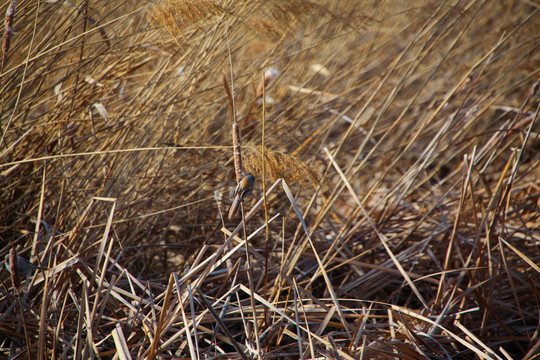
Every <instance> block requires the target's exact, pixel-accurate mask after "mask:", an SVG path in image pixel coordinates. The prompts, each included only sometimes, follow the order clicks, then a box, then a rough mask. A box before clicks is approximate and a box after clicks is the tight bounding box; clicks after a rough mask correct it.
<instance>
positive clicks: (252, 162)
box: [244, 146, 322, 187]
mask: <svg viewBox="0 0 540 360" xmlns="http://www.w3.org/2000/svg"><path fill="white" fill-rule="evenodd" d="M244 152H245V157H244V159H245V160H244V165H245V167H246V169H247V171H248V172H252V173H257V174H263V173H265V174H266V175H267V176H268V179H269V180H270V181H272V182H274V181H276V180H277V179H279V178H283V179H284V180H285V181H287V182H288V183H291V184H299V185H300V186H302V187H308V186H309V187H317V186H318V185H319V184H320V182H321V179H322V177H321V174H320V173H319V172H318V171H317V170H314V169H312V167H310V166H309V165H307V164H306V163H304V162H303V161H301V160H299V159H297V158H296V157H294V156H292V155H289V154H286V153H284V152H282V151H274V150H271V149H268V148H266V147H265V149H264V159H263V153H262V150H261V148H260V147H259V146H246V147H244ZM263 166H264V170H263Z"/></svg>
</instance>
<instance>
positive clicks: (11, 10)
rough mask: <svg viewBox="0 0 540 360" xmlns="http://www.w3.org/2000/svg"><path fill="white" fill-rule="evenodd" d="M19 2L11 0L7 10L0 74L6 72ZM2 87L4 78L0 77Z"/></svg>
mask: <svg viewBox="0 0 540 360" xmlns="http://www.w3.org/2000/svg"><path fill="white" fill-rule="evenodd" d="M16 6H17V1H15V0H11V1H10V3H9V6H8V8H7V10H6V18H5V20H4V38H3V41H2V65H1V66H0V74H1V73H3V72H4V63H5V61H6V56H7V53H8V51H9V46H10V44H11V35H12V34H13V21H14V20H15V13H16V12H17V8H16ZM1 86H2V76H0V87H1Z"/></svg>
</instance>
